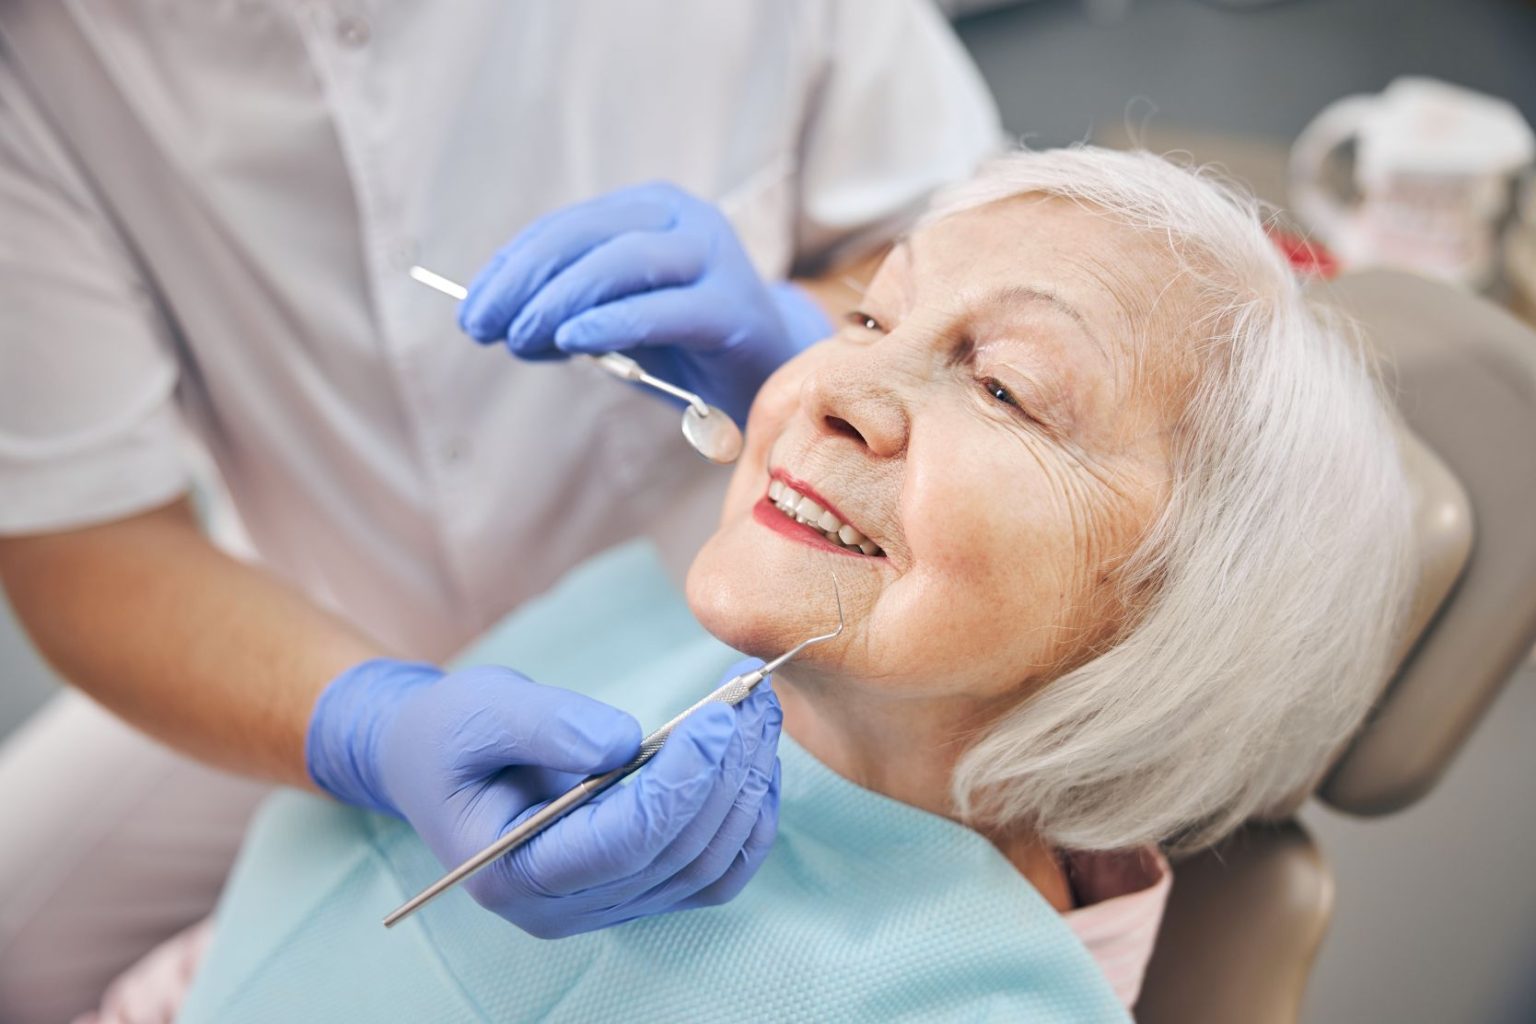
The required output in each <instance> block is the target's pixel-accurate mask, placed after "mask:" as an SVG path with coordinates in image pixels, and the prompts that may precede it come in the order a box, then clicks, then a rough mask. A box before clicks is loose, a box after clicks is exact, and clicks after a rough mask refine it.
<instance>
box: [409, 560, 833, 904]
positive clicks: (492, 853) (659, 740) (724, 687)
mask: <svg viewBox="0 0 1536 1024" xmlns="http://www.w3.org/2000/svg"><path fill="white" fill-rule="evenodd" d="M832 594H833V596H834V597H835V598H836V599H837V628H836V629H834V630H833V631H832V632H830V633H823V634H822V635H821V636H813V637H811V638H810V639H809V640H802V641H800V642H799V643H798V644H796V645H795V646H793V647H791V648H790V649H789V650H788V651H786V652H784V653H783V654H781V655H779V656H778V657H777V658H774V659H773V660H772V661H770V662H767V663H765V664H764V665H763V666H762V667H761V668H755V669H753V670H752V671H750V672H744V673H742V674H741V675H739V676H732V677H731V678H730V679H727V680H726V681H725V682H724V683H722V684H721V685H720V687H719V688H718V689H716V690H715V691H714V692H713V693H711V694H710V695H709V696H707V697H705V698H704V699H703V700H700V701H699V702H698V703H696V704H694V705H693V706H692V707H690V708H688V710H686V711H684V712H682V713H681V714H679V715H678V716H677V717H676V718H674V719H672V720H671V721H670V722H668V723H667V724H666V725H663V726H662V727H661V728H659V729H657V730H656V731H655V732H653V733H651V734H650V735H649V736H647V737H646V738H645V740H644V741H643V742H642V743H641V744H640V752H639V753H638V754H636V755H635V756H634V758H632V759H631V760H630V762H629V763H628V764H625V765H621V766H619V767H618V768H615V769H613V770H612V771H607V772H603V773H602V774H601V775H591V776H588V777H587V778H585V779H583V780H582V781H580V782H578V783H576V785H574V786H572V787H571V788H570V789H568V790H566V791H565V792H564V793H563V794H561V795H560V796H558V797H556V798H555V799H553V800H551V801H550V802H549V803H547V804H545V805H544V806H543V807H542V808H540V809H539V810H538V811H537V812H536V813H535V814H533V815H530V816H529V817H528V819H527V820H525V821H524V822H523V823H522V824H520V825H518V826H517V827H516V828H514V829H512V830H511V831H510V832H508V833H507V834H506V835H504V836H502V837H501V838H500V839H498V840H496V841H495V842H494V843H492V844H491V845H490V846H487V847H486V848H485V849H483V850H481V851H480V852H479V853H477V854H475V855H474V856H473V857H470V858H469V859H468V860H466V861H465V862H464V863H462V864H460V865H459V866H458V867H456V868H454V869H453V870H452V871H450V872H448V873H447V874H446V875H444V876H443V877H442V878H439V879H438V880H437V881H435V882H433V883H432V884H431V885H429V886H427V887H426V888H425V889H423V890H421V892H419V893H417V894H416V895H415V896H412V897H411V898H410V899H409V900H407V901H406V902H404V903H402V904H400V906H398V907H396V908H395V909H394V910H393V911H391V912H390V915H389V916H388V917H386V918H385V919H384V927H385V928H393V927H394V926H395V925H397V924H399V923H400V922H401V921H404V920H405V919H406V918H407V917H409V916H410V915H411V914H413V913H415V912H416V911H418V910H420V909H421V908H422V907H424V906H426V905H427V904H428V903H431V902H432V901H433V900H435V899H436V898H437V897H439V896H441V895H442V894H443V893H445V892H447V891H448V890H449V889H452V888H453V887H454V886H456V885H458V884H459V883H460V882H462V881H464V880H465V879H466V878H469V877H470V876H471V875H473V874H475V873H477V872H478V871H480V870H481V869H482V868H485V867H488V866H489V865H490V864H491V863H492V862H493V861H495V860H497V859H498V858H500V857H501V856H502V855H504V854H508V853H511V852H512V851H513V850H515V849H517V848H518V847H519V846H522V845H523V844H524V843H526V842H527V841H528V840H530V839H532V838H533V837H534V836H536V835H538V834H539V833H540V832H543V831H544V830H545V829H546V828H548V827H549V826H551V825H553V824H554V823H555V822H556V821H559V820H560V819H561V818H562V817H564V816H565V815H566V814H568V813H570V812H571V811H573V810H575V809H576V808H578V807H580V806H581V805H582V804H584V803H586V802H587V801H588V800H591V799H592V798H593V797H595V796H597V795H598V794H599V793H601V792H603V791H604V790H605V789H607V788H609V787H610V786H612V785H613V784H614V783H615V782H618V781H619V780H620V779H622V778H624V777H625V776H626V775H629V774H630V773H631V772H634V771H636V770H637V769H638V768H640V766H641V765H643V764H645V763H646V762H647V761H649V760H650V759H651V758H653V757H655V756H656V752H657V751H658V750H660V749H661V745H662V744H663V743H665V742H666V741H667V737H668V736H670V735H672V730H673V729H676V728H677V727H678V726H679V725H681V724H682V722H683V719H685V718H687V717H688V716H689V715H691V714H693V713H694V712H695V711H697V710H699V708H701V707H703V706H704V705H706V704H725V705H727V706H729V707H735V706H736V705H737V704H740V703H741V702H742V701H743V700H746V698H747V694H749V693H751V692H752V690H753V689H754V688H755V687H756V686H757V684H758V683H760V682H762V681H763V680H764V679H766V678H767V677H768V675H769V673H771V672H773V671H775V670H776V669H778V668H779V667H781V666H782V665H783V664H784V663H785V662H787V661H789V660H790V659H791V658H794V657H795V656H796V655H798V654H799V653H800V652H801V651H803V650H805V649H806V648H807V647H810V646H812V645H813V644H819V643H822V642H824V641H826V640H831V639H834V638H835V637H837V636H838V635H840V634H841V633H842V631H843V595H842V592H841V591H840V590H839V589H838V586H837V576H836V574H834V575H833V576H832Z"/></svg>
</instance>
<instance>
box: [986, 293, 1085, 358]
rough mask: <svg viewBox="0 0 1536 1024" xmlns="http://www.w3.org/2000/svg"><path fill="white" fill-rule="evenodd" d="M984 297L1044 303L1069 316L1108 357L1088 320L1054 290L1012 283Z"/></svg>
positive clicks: (994, 299)
mask: <svg viewBox="0 0 1536 1024" xmlns="http://www.w3.org/2000/svg"><path fill="white" fill-rule="evenodd" d="M986 298H987V299H990V300H993V301H996V302H999V303H1004V304H1019V305H1027V304H1029V303H1034V302H1042V303H1045V304H1046V305H1048V306H1050V307H1051V308H1052V309H1054V310H1056V311H1057V312H1058V313H1061V314H1062V315H1063V316H1066V317H1069V318H1071V319H1072V320H1073V321H1074V322H1075V323H1076V324H1077V326H1078V327H1079V328H1081V329H1082V332H1083V333H1084V334H1086V335H1088V337H1089V339H1090V340H1091V341H1092V342H1093V343H1094V344H1095V345H1097V346H1098V347H1099V352H1100V353H1101V354H1102V355H1103V356H1104V358H1105V359H1108V358H1109V348H1108V346H1106V345H1105V344H1104V342H1103V341H1101V340H1100V339H1099V336H1098V335H1097V334H1094V333H1093V328H1091V327H1089V326H1088V320H1087V318H1086V317H1084V316H1083V314H1082V311H1081V310H1079V309H1078V308H1077V307H1076V306H1074V305H1072V303H1070V302H1068V301H1067V300H1065V299H1063V298H1062V297H1061V296H1059V295H1057V294H1056V293H1055V292H1049V291H1046V290H1044V289H1042V288H1031V287H1030V286H1028V285H1019V284H1012V285H1004V286H1002V287H999V288H996V289H994V290H992V291H991V292H988V293H987V295H986Z"/></svg>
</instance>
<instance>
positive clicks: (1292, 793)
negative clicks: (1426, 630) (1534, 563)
mask: <svg viewBox="0 0 1536 1024" xmlns="http://www.w3.org/2000/svg"><path fill="white" fill-rule="evenodd" d="M1030 194H1038V195H1042V196H1053V197H1060V198H1063V199H1066V200H1069V201H1073V202H1076V203H1079V204H1082V205H1083V206H1085V207H1086V208H1088V209H1091V210H1093V211H1096V212H1100V213H1102V214H1103V215H1104V216H1107V217H1111V218H1114V219H1116V220H1118V221H1120V222H1124V223H1127V224H1129V225H1132V226H1134V227H1136V228H1138V229H1141V230H1144V231H1148V232H1153V233H1155V234H1156V235H1157V236H1160V237H1163V238H1166V240H1167V242H1168V244H1169V246H1170V248H1171V249H1172V251H1173V252H1174V253H1175V255H1176V257H1177V259H1178V264H1179V267H1180V275H1181V277H1182V278H1184V279H1185V280H1186V281H1187V282H1189V283H1191V284H1192V285H1193V286H1194V294H1195V295H1196V296H1197V297H1198V302H1199V303H1200V309H1199V312H1198V313H1197V314H1196V315H1195V316H1194V317H1193V318H1192V319H1191V320H1190V321H1189V322H1188V323H1187V324H1185V330H1186V334H1187V337H1185V338H1184V339H1182V340H1183V341H1185V342H1187V344H1188V345H1189V346H1190V347H1191V351H1192V352H1193V353H1194V354H1195V358H1196V365H1197V371H1196V372H1197V377H1198V381H1197V385H1196V387H1195V388H1194V390H1193V392H1192V394H1191V396H1190V397H1189V400H1188V404H1187V406H1186V408H1185V410H1184V413H1183V416H1182V418H1181V420H1180V421H1179V422H1178V424H1177V425H1176V428H1175V431H1174V437H1173V443H1172V462H1171V474H1172V475H1171V481H1170V483H1171V487H1170V497H1169V500H1168V502H1167V504H1166V506H1165V507H1164V508H1163V510H1162V511H1161V514H1160V516H1159V517H1158V518H1157V521H1156V522H1155V524H1154V525H1153V527H1152V528H1151V530H1150V531H1149V533H1148V535H1147V536H1146V537H1145V538H1144V539H1143V540H1142V541H1141V543H1140V545H1139V546H1138V549H1137V551H1136V553H1135V555H1134V556H1133V557H1132V558H1131V559H1130V560H1129V562H1128V564H1126V565H1125V566H1124V567H1123V569H1122V570H1121V571H1120V572H1119V573H1118V583H1119V585H1120V586H1122V587H1124V588H1126V591H1125V593H1126V596H1127V601H1130V602H1133V603H1132V604H1128V605H1127V607H1133V608H1134V610H1133V611H1132V613H1131V617H1130V621H1129V622H1127V623H1126V624H1125V626H1124V629H1123V631H1122V632H1121V633H1119V634H1118V635H1117V636H1116V638H1115V639H1114V641H1113V643H1112V644H1110V645H1109V646H1107V648H1106V649H1105V650H1103V651H1102V652H1101V653H1099V654H1097V656H1095V657H1093V658H1092V660H1090V661H1088V662H1087V663H1085V664H1082V665H1081V666H1079V667H1077V668H1075V669H1072V670H1070V671H1068V672H1066V673H1065V674H1063V675H1061V676H1060V677H1059V678H1057V679H1054V680H1052V681H1051V682H1049V683H1048V684H1046V685H1045V686H1043V687H1042V688H1041V689H1040V690H1039V691H1038V692H1037V693H1035V694H1033V695H1032V696H1030V697H1029V698H1028V699H1027V700H1025V701H1023V702H1021V703H1020V705H1019V706H1017V707H1016V708H1014V709H1012V710H1011V711H1010V712H1008V713H1007V714H1005V715H1004V716H1003V717H1002V718H1001V719H1000V720H999V721H997V722H995V723H994V724H993V725H992V727H991V728H990V729H989V730H988V731H987V732H985V733H984V734H982V735H981V736H980V738H979V739H978V740H977V741H976V742H975V743H974V744H973V745H971V746H970V747H969V748H968V749H967V750H966V752H965V753H964V754H963V755H962V757H961V759H960V760H959V762H958V764H957V766H956V770H955V773H954V776H953V782H952V789H953V797H954V800H955V804H956V807H957V809H958V811H959V813H960V815H961V817H962V818H963V819H964V820H966V821H968V822H971V823H972V824H975V825H978V826H993V827H997V826H1004V827H1006V826H1010V825H1016V824H1022V823H1027V824H1028V825H1029V826H1030V827H1032V828H1033V829H1035V830H1036V831H1037V832H1038V833H1039V834H1040V835H1041V836H1042V837H1043V838H1045V839H1046V840H1047V841H1049V842H1051V843H1053V844H1055V845H1057V846H1058V847H1061V848H1067V849H1079V850H1110V849H1124V848H1129V847H1134V846H1140V845H1143V844H1147V843H1161V844H1162V845H1164V846H1165V847H1167V848H1170V849H1176V850H1189V849H1195V848H1199V847H1201V846H1204V845H1208V844H1209V843H1211V842H1214V841H1215V840H1217V839H1219V838H1220V837H1222V836H1223V835H1225V834H1226V833H1228V832H1229V831H1231V830H1232V829H1234V828H1235V827H1237V826H1238V825H1240V824H1241V823H1242V822H1243V821H1245V820H1246V819H1248V818H1250V817H1253V816H1255V815H1259V814H1262V813H1264V812H1266V811H1272V810H1275V809H1277V808H1283V807H1284V806H1285V805H1287V804H1288V803H1289V802H1290V801H1292V800H1293V799H1294V798H1295V797H1296V795H1297V794H1298V793H1302V792H1305V791H1306V790H1307V789H1308V788H1309V787H1310V786H1311V785H1313V784H1315V782H1316V780H1317V778H1318V777H1319V775H1320V774H1321V772H1322V771H1324V770H1325V769H1326V767H1327V766H1328V764H1329V762H1330V759H1331V758H1332V757H1333V756H1334V755H1335V754H1336V752H1337V751H1338V750H1339V749H1340V747H1341V746H1342V745H1343V743H1344V742H1345V741H1346V740H1347V739H1348V738H1349V737H1350V736H1351V734H1352V733H1353V732H1354V731H1355V730H1356V729H1357V728H1358V727H1359V725H1360V723H1361V721H1362V719H1363V718H1364V716H1365V714H1366V712H1367V710H1368V709H1369V707H1370V705H1371V703H1372V701H1373V700H1374V698H1375V696H1376V695H1377V694H1378V693H1379V692H1380V689H1381V686H1382V684H1383V683H1384V682H1385V679H1386V677H1387V674H1388V673H1389V671H1390V668H1391V664H1392V661H1393V652H1394V650H1395V647H1396V641H1397V637H1398V634H1399V632H1400V630H1401V629H1402V627H1403V623H1404V621H1405V617H1406V612H1407V607H1408V603H1409V601H1410V599H1411V591H1412V586H1413V580H1414V577H1415V573H1416V559H1415V557H1414V549H1413V533H1412V510H1411V497H1410V491H1409V486H1408V482H1407V479H1406V476H1405V472H1404V469H1403V463H1402V459H1401V455H1400V452H1399V446H1398V435H1397V428H1396V422H1395V418H1394V416H1393V414H1392V413H1391V411H1390V405H1389V403H1388V402H1387V401H1386V400H1385V398H1384V395H1383V391H1382V389H1381V386H1380V384H1379V382H1378V380H1377V377H1376V375H1375V374H1374V373H1373V370H1372V363H1371V361H1370V360H1369V358H1368V357H1367V355H1366V352H1365V350H1364V349H1363V347H1362V345H1361V344H1360V342H1359V340H1358V337H1357V334H1356V332H1355V331H1353V330H1352V329H1351V327H1350V325H1349V324H1348V323H1347V322H1345V321H1344V320H1343V319H1342V318H1341V317H1339V316H1338V315H1336V314H1334V313H1332V312H1330V311H1329V310H1328V309H1326V308H1325V307H1321V306H1319V305H1317V304H1314V303H1313V302H1312V301H1310V300H1309V299H1308V297H1307V296H1306V295H1304V294H1303V291H1302V288H1301V286H1300V284H1299V282H1298V281H1297V279H1296V276H1295V275H1294V273H1293V272H1292V270H1291V268H1290V267H1289V265H1288V264H1287V262H1286V260H1285V259H1284V257H1283V256H1282V255H1281V254H1280V252H1279V251H1278V249H1277V247H1276V246H1275V245H1274V243H1273V242H1272V241H1271V239H1270V238H1269V237H1268V235H1267V233H1266V231H1265V225H1264V218H1263V214H1262V210H1261V208H1260V206H1259V205H1258V204H1257V203H1256V202H1255V201H1254V200H1252V199H1251V198H1249V197H1247V196H1246V195H1244V194H1242V193H1241V192H1239V191H1238V190H1236V189H1234V188H1231V187H1228V186H1226V185H1224V184H1221V183H1220V182H1218V181H1216V180H1215V179H1214V178H1213V177H1212V176H1210V175H1208V174H1206V173H1203V172H1201V171H1197V170H1191V169H1188V168H1185V167H1182V166H1179V165H1176V164H1175V163H1173V162H1171V161H1169V160H1166V159H1164V158H1162V157H1159V156H1156V155H1154V154H1150V153H1145V152H1115V151H1110V150H1104V149H1097V148H1093V147H1085V146H1080V147H1073V148H1068V149H1056V150H1049V151H1044V152H1020V153H1014V154H1012V155H1009V156H1006V157H1002V158H1000V159H997V160H995V161H993V162H991V163H990V164H988V165H986V166H985V167H983V168H982V170H981V171H980V172H979V173H978V174H977V175H976V177H975V178H973V179H972V180H971V181H969V182H967V183H964V184H962V185H959V186H957V187H955V188H953V189H951V190H950V191H948V192H946V193H942V194H941V195H940V196H938V197H937V198H936V199H935V201H934V203H933V205H932V207H931V209H930V211H929V213H928V214H927V215H926V217H925V221H924V222H925V223H932V222H933V221H936V220H940V219H943V218H945V217H948V216H951V215H953V214H955V213H958V212H960V211H963V210H968V209H972V208H975V207H978V206H982V205H984V204H987V203H992V202H997V201H1000V200H1004V199H1008V198H1011V197H1015V196H1023V195H1030ZM1131 595H1136V596H1135V597H1134V598H1133V597H1132V596H1131Z"/></svg>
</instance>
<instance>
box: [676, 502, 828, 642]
mask: <svg viewBox="0 0 1536 1024" xmlns="http://www.w3.org/2000/svg"><path fill="white" fill-rule="evenodd" d="M742 525H745V524H738V525H736V526H731V525H726V526H723V527H721V529H719V530H718V531H716V533H715V535H714V536H713V537H711V538H710V539H709V540H708V541H707V542H706V543H705V544H704V547H703V548H701V549H700V550H699V553H698V555H697V556H695V558H694V560H693V564H692V565H691V566H689V568H688V580H687V584H686V588H685V589H686V594H687V598H688V607H689V609H690V610H692V612H693V615H694V617H695V618H697V619H698V620H699V623H700V624H701V625H703V627H704V628H705V629H707V630H709V632H710V633H712V634H713V635H714V636H715V637H716V638H717V639H719V640H720V641H721V642H723V643H726V644H729V645H730V646H731V647H734V648H735V649H736V650H738V651H741V652H742V653H743V654H749V655H751V656H753V657H756V658H763V659H765V660H766V659H768V658H772V657H776V656H777V655H779V654H782V653H783V652H784V651H785V650H787V649H788V648H790V647H792V646H794V645H795V644H797V643H799V642H800V641H801V640H802V639H804V638H805V636H806V634H807V631H808V627H807V623H806V621H805V617H806V611H807V608H806V602H805V601H804V599H803V597H802V598H801V599H800V600H796V593H797V587H798V584H797V582H796V580H795V579H794V578H793V576H792V574H782V573H776V572H774V571H773V567H772V566H769V565H765V564H764V559H763V554H764V552H763V551H762V550H761V548H760V547H757V546H756V545H753V544H752V543H751V541H752V538H750V537H744V536H742V533H743V532H744V531H743V530H742V528H741V526H742ZM754 548H756V550H754Z"/></svg>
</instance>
